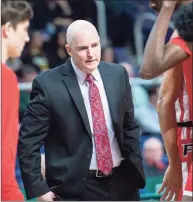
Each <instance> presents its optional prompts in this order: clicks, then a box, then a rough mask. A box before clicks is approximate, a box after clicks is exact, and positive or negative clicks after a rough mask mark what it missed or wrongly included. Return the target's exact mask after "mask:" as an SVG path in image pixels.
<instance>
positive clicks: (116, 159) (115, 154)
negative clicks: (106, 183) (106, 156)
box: [71, 58, 123, 170]
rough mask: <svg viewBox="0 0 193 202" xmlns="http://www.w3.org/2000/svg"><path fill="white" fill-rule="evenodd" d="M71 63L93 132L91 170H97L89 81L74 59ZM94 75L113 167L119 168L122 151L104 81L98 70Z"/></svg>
mask: <svg viewBox="0 0 193 202" xmlns="http://www.w3.org/2000/svg"><path fill="white" fill-rule="evenodd" d="M71 63H72V66H73V69H74V71H75V74H76V77H77V80H78V84H79V86H80V90H81V93H82V96H83V100H84V104H85V107H86V111H87V115H88V119H89V124H90V128H91V132H92V143H93V153H92V159H91V164H90V170H97V161H96V150H95V142H94V135H93V122H92V113H91V108H90V101H89V84H88V82H87V81H85V79H86V76H87V74H85V73H84V72H82V71H81V70H80V69H79V68H77V67H76V65H75V64H74V62H73V60H72V58H71ZM92 75H93V77H94V79H95V81H94V83H95V84H96V85H97V87H98V89H99V93H100V97H101V101H102V105H103V110H104V115H105V121H106V125H107V130H108V136H109V142H110V147H111V153H112V158H113V166H114V167H117V166H119V165H120V163H121V161H122V159H123V158H122V156H121V151H120V148H119V145H118V142H117V140H116V137H115V133H114V130H113V125H112V119H111V114H110V110H109V105H108V100H107V96H106V92H105V89H104V85H103V81H102V78H101V75H100V72H99V70H98V68H97V69H96V70H94V71H93V72H92Z"/></svg>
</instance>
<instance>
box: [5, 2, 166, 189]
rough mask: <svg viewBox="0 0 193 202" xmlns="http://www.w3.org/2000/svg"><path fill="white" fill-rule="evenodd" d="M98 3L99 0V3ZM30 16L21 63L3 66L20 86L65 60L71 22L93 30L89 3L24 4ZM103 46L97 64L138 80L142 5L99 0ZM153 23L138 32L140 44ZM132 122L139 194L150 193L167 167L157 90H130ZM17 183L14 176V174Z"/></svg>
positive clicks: (137, 87)
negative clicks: (141, 185) (142, 175)
mask: <svg viewBox="0 0 193 202" xmlns="http://www.w3.org/2000/svg"><path fill="white" fill-rule="evenodd" d="M101 1H102V0H101ZM30 2H31V3H32V5H33V10H34V17H33V19H32V20H31V25H30V30H29V33H30V38H31V40H30V42H29V43H28V44H27V46H26V47H25V49H24V51H23V54H22V56H21V58H17V59H14V60H9V61H8V64H9V66H10V67H11V68H13V69H14V71H15V72H16V74H17V77H18V80H19V82H20V83H27V82H32V81H33V79H34V78H35V77H36V76H37V75H38V74H39V73H41V72H42V71H46V70H49V69H51V68H54V67H56V66H58V65H60V64H62V63H65V61H66V60H67V59H68V57H69V56H68V54H67V52H66V50H65V44H66V29H67V27H68V25H69V24H70V23H71V22H73V21H74V20H77V19H85V20H88V21H90V22H92V23H93V24H94V25H95V26H96V27H98V21H97V20H98V18H97V8H96V2H95V0H65V1H64V0H62V1H58V0H41V1H35V0H31V1H30ZM104 2H105V6H106V18H107V37H108V38H107V39H108V40H107V42H106V45H105V46H104V47H102V60H104V61H106V62H115V63H119V64H121V65H122V66H124V67H125V68H126V70H127V72H128V74H129V77H130V78H137V77H138V69H139V66H138V63H137V59H136V47H135V43H134V31H133V29H134V24H135V22H136V19H137V17H138V16H139V15H140V14H142V13H146V12H151V11H150V9H149V6H148V0H133V1H132V0H130V1H124V0H122V1H118V0H117V1H115V0H114V1H112V0H105V1H104ZM152 25H153V23H148V22H146V23H145V24H144V27H143V38H144V44H145V41H146V39H147V37H148V34H149V32H150V30H151V28H152ZM131 87H132V94H133V102H134V107H135V118H136V120H137V122H138V124H139V125H140V127H141V129H142V130H141V149H142V153H143V159H144V167H145V172H146V176H147V177H148V178H147V182H148V180H149V181H150V183H147V186H146V188H145V189H144V190H142V193H151V192H152V193H154V192H156V189H158V187H157V186H158V185H159V183H161V179H162V177H163V174H164V172H165V169H166V167H167V163H168V162H167V157H166V155H165V151H164V147H163V142H162V140H161V135H160V128H159V122H158V117H157V112H156V103H157V98H158V90H159V85H157V84H155V85H150V86H146V85H141V84H135V85H132V86H131ZM29 94H30V90H29V91H21V95H20V96H21V99H20V114H19V116H20V120H21V119H22V116H23V114H24V112H25V109H26V106H27V104H28V102H29ZM18 180H19V181H20V180H21V179H19V173H18Z"/></svg>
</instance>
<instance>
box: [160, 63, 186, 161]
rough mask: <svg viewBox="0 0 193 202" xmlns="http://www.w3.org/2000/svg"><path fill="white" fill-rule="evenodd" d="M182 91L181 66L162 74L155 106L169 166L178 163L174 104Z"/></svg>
mask: <svg viewBox="0 0 193 202" xmlns="http://www.w3.org/2000/svg"><path fill="white" fill-rule="evenodd" d="M182 90H183V70H182V67H181V65H178V66H177V67H176V68H173V69H170V70H168V71H167V72H165V73H164V75H163V81H162V84H161V88H160V92H159V98H158V104H157V112H158V117H159V122H160V128H161V134H162V137H163V140H164V144H165V148H166V152H167V155H168V158H169V163H170V164H175V163H176V161H179V154H178V148H177V137H176V133H177V131H176V128H177V123H176V111H175V102H176V100H177V99H178V97H179V95H180V92H182Z"/></svg>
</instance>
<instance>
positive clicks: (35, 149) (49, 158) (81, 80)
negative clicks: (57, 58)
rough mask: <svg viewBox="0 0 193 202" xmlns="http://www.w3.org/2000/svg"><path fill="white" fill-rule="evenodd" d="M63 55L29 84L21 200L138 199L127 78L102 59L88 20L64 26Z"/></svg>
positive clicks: (139, 178)
mask: <svg viewBox="0 0 193 202" xmlns="http://www.w3.org/2000/svg"><path fill="white" fill-rule="evenodd" d="M66 50H67V52H68V54H69V56H70V58H69V60H68V61H67V62H66V63H65V64H61V65H60V66H58V67H56V68H54V69H52V70H50V71H47V72H44V73H42V74H41V75H39V76H38V77H36V78H35V80H34V82H33V87H32V92H31V101H30V103H29V105H28V107H27V111H26V113H25V115H24V117H23V120H22V123H21V128H20V138H19V147H18V155H19V162H20V168H21V173H22V176H23V182H24V187H25V191H26V195H27V198H28V199H32V198H35V197H38V199H39V200H42V201H53V200H59V201H60V200H61V201H68V200H71V201H73V200H74V201H78V200H82V201H103V200H104V201H110V200H113V201H123V200H124V201H127V200H130V201H138V200H139V199H140V198H139V192H138V189H139V188H143V187H144V186H145V177H144V172H143V166H142V160H141V152H140V145H139V127H138V126H137V124H136V123H135V120H134V113H133V102H132V95H131V87H130V84H129V78H128V75H127V72H126V70H125V68H124V67H122V66H120V65H117V64H113V63H105V62H102V61H101V45H100V38H99V35H98V32H97V30H96V28H95V27H94V26H93V25H92V24H91V23H89V22H87V21H83V20H78V21H74V22H73V23H72V24H71V25H70V26H69V27H68V29H67V44H66ZM43 144H44V147H45V167H46V171H45V179H44V178H43V177H42V175H41V166H40V163H41V156H40V147H41V146H42V145H43Z"/></svg>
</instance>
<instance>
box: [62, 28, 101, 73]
mask: <svg viewBox="0 0 193 202" xmlns="http://www.w3.org/2000/svg"><path fill="white" fill-rule="evenodd" d="M66 50H67V52H68V53H69V55H70V56H72V58H73V62H74V63H75V65H76V66H77V67H78V68H79V69H80V70H81V71H83V72H84V73H86V74H90V73H92V72H93V71H94V70H95V69H96V68H97V67H98V65H99V62H100V59H101V45H100V38H99V36H98V33H97V32H96V31H94V30H89V29H88V30H85V31H84V32H82V33H80V34H77V36H76V37H75V38H74V40H73V42H72V43H71V44H70V45H66Z"/></svg>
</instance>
